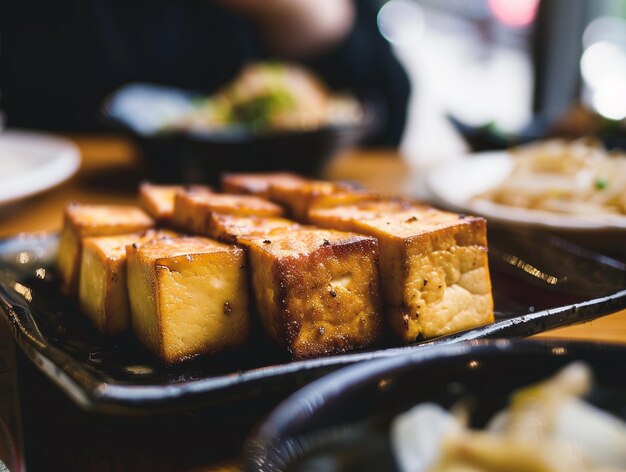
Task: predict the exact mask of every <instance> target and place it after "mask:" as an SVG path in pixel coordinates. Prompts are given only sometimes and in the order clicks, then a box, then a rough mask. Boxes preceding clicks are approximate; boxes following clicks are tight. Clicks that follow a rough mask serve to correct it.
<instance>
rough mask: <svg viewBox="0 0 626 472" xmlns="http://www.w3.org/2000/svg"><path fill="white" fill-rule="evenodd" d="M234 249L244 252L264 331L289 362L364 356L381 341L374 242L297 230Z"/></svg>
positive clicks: (244, 241) (251, 240)
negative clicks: (355, 351) (346, 353)
mask: <svg viewBox="0 0 626 472" xmlns="http://www.w3.org/2000/svg"><path fill="white" fill-rule="evenodd" d="M240 242H241V243H242V244H244V245H245V246H246V247H247V248H248V250H249V260H250V266H251V271H252V284H253V287H254V294H255V298H256V302H257V303H256V304H257V311H258V312H259V315H260V317H261V320H262V322H263V325H264V327H265V329H266V331H267V332H268V333H269V334H270V336H271V337H272V338H274V340H275V341H277V342H278V343H279V344H281V345H282V346H284V347H285V348H286V349H287V350H288V351H289V352H290V353H291V355H292V356H293V357H294V358H306V357H312V356H317V355H326V354H331V353H336V352H344V351H347V350H352V349H357V348H364V347H368V346H371V345H373V344H375V343H376V342H377V341H378V340H379V339H380V336H381V332H382V326H383V319H382V315H381V296H380V279H379V271H378V245H377V242H376V240H375V239H373V238H368V237H364V236H360V235H355V234H350V233H344V232H339V231H324V230H318V229H313V228H301V229H299V230H291V231H288V232H287V231H285V232H282V233H281V232H280V231H277V232H275V233H273V234H272V236H271V237H270V236H268V237H266V238H262V237H260V238H259V237H256V238H241V239H240Z"/></svg>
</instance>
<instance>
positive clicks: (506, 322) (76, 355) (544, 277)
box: [0, 230, 626, 414]
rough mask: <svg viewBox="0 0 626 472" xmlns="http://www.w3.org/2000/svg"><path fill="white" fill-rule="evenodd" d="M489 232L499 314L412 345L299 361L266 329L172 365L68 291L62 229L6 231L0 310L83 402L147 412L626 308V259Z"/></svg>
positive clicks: (31, 353) (41, 364) (226, 399)
mask: <svg viewBox="0 0 626 472" xmlns="http://www.w3.org/2000/svg"><path fill="white" fill-rule="evenodd" d="M489 238H490V252H489V258H490V267H491V275H492V283H493V292H494V300H495V307H496V322H495V323H493V324H491V325H488V326H484V327H481V328H476V329H472V330H468V331H465V332H462V333H457V334H453V335H449V336H445V337H441V338H438V339H435V340H429V341H422V342H417V343H415V344H412V345H409V346H402V347H398V346H397V344H394V342H393V341H392V340H387V341H385V342H383V343H382V344H381V345H380V346H378V347H377V348H375V349H372V350H368V351H358V352H352V353H347V354H342V355H335V356H330V357H324V358H317V359H310V360H305V361H298V362H292V361H290V360H289V359H288V358H287V357H286V356H285V354H284V353H282V352H280V351H279V350H277V349H276V348H274V347H273V346H272V345H271V343H269V342H268V341H267V340H266V339H264V338H263V337H262V335H260V334H257V336H256V338H255V339H253V340H252V341H251V342H250V343H249V344H248V346H247V347H246V348H245V349H243V350H241V351H239V352H234V353H230V354H224V355H220V356H215V357H204V358H199V359H196V360H194V361H190V362H187V363H184V364H181V365H176V366H170V367H164V366H161V365H159V364H158V363H157V362H156V361H155V360H154V359H153V358H152V357H151V356H150V355H149V354H148V353H147V352H146V351H144V350H143V349H142V348H141V347H140V346H139V345H138V343H137V342H136V341H135V340H134V339H133V338H131V337H130V336H129V337H125V338H118V339H114V340H107V339H104V338H103V337H101V336H99V335H98V334H97V332H96V331H95V330H94V329H92V328H91V326H90V325H89V324H88V323H87V322H86V321H85V319H84V318H83V317H82V316H81V315H80V313H79V312H78V309H77V304H76V302H75V301H74V300H72V299H69V298H67V297H65V296H63V295H62V294H61V293H60V291H59V290H58V285H57V280H56V276H55V272H54V264H53V260H54V257H55V251H56V244H57V236H56V235H53V234H35V235H21V236H19V237H16V238H13V239H7V240H4V241H1V242H0V311H1V312H2V313H3V315H4V316H6V317H7V319H8V320H9V323H10V325H11V326H12V330H13V334H14V336H15V339H16V341H17V344H18V345H19V346H20V348H21V349H22V350H23V351H24V353H25V354H26V355H27V356H28V357H29V358H30V359H31V360H32V361H33V363H34V364H35V365H36V366H37V367H38V368H39V369H40V370H41V371H42V372H43V373H44V374H46V375H47V376H48V377H49V378H50V379H52V381H53V382H55V383H56V384H57V385H58V386H59V387H60V388H61V389H62V390H63V391H64V392H66V394H67V395H69V397H71V398H72V399H73V400H74V401H75V402H76V403H77V404H78V405H80V406H81V407H83V408H85V409H88V410H91V411H98V412H102V413H113V414H115V413H133V414H135V413H137V414H140V413H155V412H160V411H172V410H176V409H179V408H185V409H189V408H193V407H206V406H212V407H215V406H217V405H220V404H225V403H227V404H231V405H232V402H234V401H242V400H244V399H246V398H251V397H255V396H258V395H261V394H267V393H268V392H275V393H276V392H278V394H282V395H284V394H286V393H289V392H290V391H293V390H294V389H296V388H298V387H300V386H302V385H304V384H306V383H308V382H310V381H311V380H313V379H315V378H317V377H320V376H322V375H324V374H326V373H328V372H330V371H332V370H336V369H337V368H339V367H342V366H345V365H348V364H351V363H355V362H358V361H363V360H367V359H373V358H380V357H389V356H395V355H398V354H400V353H404V352H409V351H420V350H425V349H429V346H433V345H439V344H448V343H455V342H458V341H462V340H471V339H479V338H494V337H500V338H502V337H504V338H519V337H524V336H529V335H531V334H535V333H538V332H542V331H545V330H548V329H552V328H557V327H561V326H565V325H569V324H574V323H580V322H584V321H589V320H592V319H594V318H598V317H600V316H603V315H606V314H609V313H613V312H616V311H618V310H621V309H624V308H626V290H625V289H626V265H625V264H623V263H620V262H618V261H615V260H613V259H610V258H607V257H605V256H602V255H598V254H596V253H593V252H589V251H586V250H584V249H582V248H580V247H578V246H575V245H571V244H569V243H567V242H565V241H563V240H560V239H556V238H553V237H542V236H539V235H533V234H532V233H524V232H520V231H516V232H515V233H513V232H505V231H501V230H499V231H498V232H490V234H489ZM256 331H260V330H256Z"/></svg>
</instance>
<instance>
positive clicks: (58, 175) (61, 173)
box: [0, 129, 81, 205]
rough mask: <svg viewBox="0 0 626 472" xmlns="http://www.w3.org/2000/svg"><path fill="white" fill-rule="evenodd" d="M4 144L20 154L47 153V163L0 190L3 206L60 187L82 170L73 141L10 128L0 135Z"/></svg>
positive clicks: (78, 152)
mask: <svg viewBox="0 0 626 472" xmlns="http://www.w3.org/2000/svg"><path fill="white" fill-rule="evenodd" d="M0 145H2V146H9V147H11V148H14V149H16V150H17V151H18V152H20V153H37V154H45V155H46V156H47V157H46V163H45V164H44V165H42V166H39V167H37V168H36V169H30V170H29V171H28V172H25V173H24V174H22V175H20V176H18V177H17V178H15V179H13V180H12V181H11V182H9V183H5V184H4V185H3V186H2V187H1V188H0V205H4V204H7V203H11V202H14V201H17V200H21V199H24V198H27V197H29V196H32V195H36V194H38V193H41V192H44V191H45V190H48V189H51V188H53V187H56V186H57V185H59V184H61V183H62V182H65V181H66V180H67V179H69V178H70V177H71V176H72V175H74V174H75V173H76V172H77V171H78V168H79V167H80V161H81V159H80V150H79V148H78V146H76V144H74V143H73V142H72V141H70V140H69V139H66V138H63V137H61V136H56V135H53V134H49V133H45V132H40V131H32V130H24V129H8V130H4V131H2V132H1V133H0Z"/></svg>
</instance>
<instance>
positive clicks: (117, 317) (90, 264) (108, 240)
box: [78, 230, 174, 335]
mask: <svg viewBox="0 0 626 472" xmlns="http://www.w3.org/2000/svg"><path fill="white" fill-rule="evenodd" d="M172 236H174V233H172V232H171V231H155V230H148V231H147V232H145V233H134V234H121V235H117V236H97V237H88V238H85V239H84V240H83V252H82V257H81V267H80V281H79V284H78V301H79V306H80V311H81V313H83V314H85V315H86V316H87V318H89V319H90V321H91V322H92V323H93V325H94V326H95V327H96V328H97V329H98V330H99V331H100V332H101V333H102V334H105V335H118V334H121V333H123V332H125V331H127V330H128V328H129V325H130V315H129V313H130V308H129V306H128V290H127V287H126V246H127V245H129V244H135V243H143V242H146V241H149V240H151V239H155V238H163V237H172Z"/></svg>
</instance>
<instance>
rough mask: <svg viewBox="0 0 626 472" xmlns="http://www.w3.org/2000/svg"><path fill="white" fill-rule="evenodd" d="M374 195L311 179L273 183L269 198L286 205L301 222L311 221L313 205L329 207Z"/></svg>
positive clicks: (366, 198) (339, 184)
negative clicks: (302, 181) (310, 212)
mask: <svg viewBox="0 0 626 472" xmlns="http://www.w3.org/2000/svg"><path fill="white" fill-rule="evenodd" d="M371 198H373V195H372V194H370V193H367V192H363V191H360V190H358V189H355V188H353V187H351V186H349V185H347V184H344V183H334V182H324V181H320V180H309V181H306V182H304V183H294V182H280V183H273V184H271V185H270V188H269V199H270V200H272V201H274V202H276V203H278V204H280V205H282V206H284V207H285V208H286V209H287V210H288V214H289V216H290V217H291V218H293V219H294V220H296V221H297V222H299V223H309V222H310V221H309V216H308V214H309V210H310V209H311V208H313V207H316V206H320V207H329V206H336V205H340V204H347V203H352V202H355V201H361V200H369V199H371Z"/></svg>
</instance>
